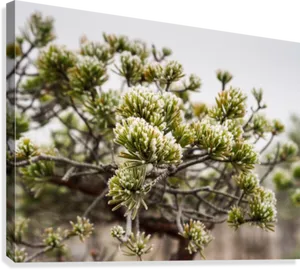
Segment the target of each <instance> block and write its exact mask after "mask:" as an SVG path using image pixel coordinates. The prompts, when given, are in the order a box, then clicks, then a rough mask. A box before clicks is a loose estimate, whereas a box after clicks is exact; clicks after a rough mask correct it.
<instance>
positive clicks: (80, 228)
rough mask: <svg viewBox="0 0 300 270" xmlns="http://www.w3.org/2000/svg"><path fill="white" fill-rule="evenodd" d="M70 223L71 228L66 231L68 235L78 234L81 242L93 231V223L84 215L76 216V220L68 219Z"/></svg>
mask: <svg viewBox="0 0 300 270" xmlns="http://www.w3.org/2000/svg"><path fill="white" fill-rule="evenodd" d="M70 224H71V225H72V230H70V231H69V232H68V235H69V236H71V235H78V236H79V239H80V241H81V242H83V241H84V240H85V239H86V238H88V237H90V235H91V234H92V233H93V231H94V225H93V224H92V223H90V221H89V219H87V218H85V217H79V216H77V222H76V223H74V222H73V221H70Z"/></svg>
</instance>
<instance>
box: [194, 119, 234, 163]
mask: <svg viewBox="0 0 300 270" xmlns="http://www.w3.org/2000/svg"><path fill="white" fill-rule="evenodd" d="M191 128H192V129H193V130H194V133H195V138H194V144H196V145H197V146H198V147H199V148H200V149H201V150H205V151H207V153H208V154H209V155H210V156H212V157H215V158H218V159H222V160H223V159H226V158H227V157H228V156H229V155H230V153H231V149H232V144H233V136H232V134H231V133H230V132H229V131H228V129H227V127H226V126H222V125H219V124H215V125H213V124H210V123H209V121H207V120H202V121H201V122H199V121H197V122H194V123H192V125H191Z"/></svg>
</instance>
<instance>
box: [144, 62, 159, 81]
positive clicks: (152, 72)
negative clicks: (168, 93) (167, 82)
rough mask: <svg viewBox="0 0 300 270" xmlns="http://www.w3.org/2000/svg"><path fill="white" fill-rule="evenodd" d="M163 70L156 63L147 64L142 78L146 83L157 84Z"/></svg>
mask: <svg viewBox="0 0 300 270" xmlns="http://www.w3.org/2000/svg"><path fill="white" fill-rule="evenodd" d="M162 71H163V68H162V66H161V65H160V64H159V63H157V62H154V63H149V64H147V65H146V66H145V68H144V73H143V76H144V78H145V80H146V81H147V82H157V81H159V79H160V78H161V76H162Z"/></svg>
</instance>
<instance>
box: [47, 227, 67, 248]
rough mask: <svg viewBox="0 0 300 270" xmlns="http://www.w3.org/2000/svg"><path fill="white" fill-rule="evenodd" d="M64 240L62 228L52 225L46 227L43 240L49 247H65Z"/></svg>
mask: <svg viewBox="0 0 300 270" xmlns="http://www.w3.org/2000/svg"><path fill="white" fill-rule="evenodd" d="M62 240H63V236H62V231H61V229H60V228H57V229H56V230H54V229H53V228H51V227H50V228H47V229H45V231H44V239H43V242H44V243H45V245H47V246H48V247H51V248H63V244H62Z"/></svg>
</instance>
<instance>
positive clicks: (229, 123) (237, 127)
mask: <svg viewBox="0 0 300 270" xmlns="http://www.w3.org/2000/svg"><path fill="white" fill-rule="evenodd" d="M223 125H224V126H225V127H227V129H228V131H229V132H230V133H231V134H232V136H233V138H234V140H241V139H242V136H243V133H244V130H243V127H242V121H239V120H238V119H228V120H226V121H225V122H224V123H223Z"/></svg>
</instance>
